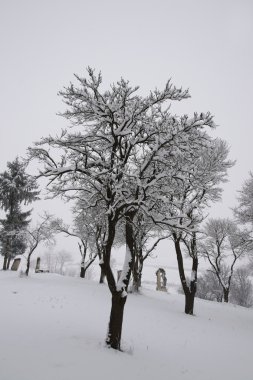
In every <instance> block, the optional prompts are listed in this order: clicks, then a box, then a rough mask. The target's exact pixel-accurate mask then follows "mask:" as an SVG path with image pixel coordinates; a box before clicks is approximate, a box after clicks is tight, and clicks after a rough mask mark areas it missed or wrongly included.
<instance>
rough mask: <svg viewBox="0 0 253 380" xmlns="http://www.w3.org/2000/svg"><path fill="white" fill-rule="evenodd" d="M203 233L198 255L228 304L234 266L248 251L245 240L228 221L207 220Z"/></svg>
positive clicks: (237, 229)
mask: <svg viewBox="0 0 253 380" xmlns="http://www.w3.org/2000/svg"><path fill="white" fill-rule="evenodd" d="M204 232H205V235H206V238H205V239H204V240H203V241H202V242H201V244H200V245H199V250H200V253H201V255H203V257H205V258H206V259H207V260H208V262H209V264H210V266H211V269H210V270H211V271H212V272H213V273H214V274H215V275H216V276H217V279H218V281H219V283H220V285H221V287H222V290H223V299H224V302H228V300H229V292H230V287H231V282H232V278H233V275H234V269H235V265H236V264H237V262H238V261H239V259H241V258H242V257H243V256H244V255H246V254H247V253H248V250H249V246H248V244H247V240H246V239H245V236H244V232H243V231H240V230H239V228H238V227H237V224H236V223H235V222H234V221H232V220H230V219H221V218H219V219H209V221H208V222H207V223H206V226H205V229H204Z"/></svg>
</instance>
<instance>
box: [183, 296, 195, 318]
mask: <svg viewBox="0 0 253 380" xmlns="http://www.w3.org/2000/svg"><path fill="white" fill-rule="evenodd" d="M194 299H195V294H194V293H190V292H189V293H187V294H185V310H184V311H185V314H189V315H193V308H194Z"/></svg>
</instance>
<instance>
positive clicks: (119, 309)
mask: <svg viewBox="0 0 253 380" xmlns="http://www.w3.org/2000/svg"><path fill="white" fill-rule="evenodd" d="M134 215H135V213H134V212H129V213H128V214H127V215H126V257H125V262H124V267H123V271H122V276H123V277H122V278H121V279H120V280H119V282H120V287H121V289H118V288H117V285H116V283H115V279H114V276H113V273H112V270H111V267H110V253H111V247H112V244H113V240H114V236H115V226H116V224H112V225H111V230H110V225H109V231H108V232H109V237H108V239H107V247H105V257H104V260H103V261H104V262H103V267H104V269H105V272H106V278H107V282H108V286H109V289H110V291H111V294H112V307H111V314H110V321H109V326H108V333H107V338H106V343H107V345H108V346H110V347H112V348H114V349H115V350H120V342H121V332H122V323H123V314H124V306H125V303H126V299H127V288H128V285H129V280H130V275H131V271H132V268H133V260H134V253H133V223H132V222H133V218H134Z"/></svg>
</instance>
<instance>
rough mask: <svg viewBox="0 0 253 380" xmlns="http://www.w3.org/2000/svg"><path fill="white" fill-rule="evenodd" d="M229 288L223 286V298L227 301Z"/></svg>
mask: <svg viewBox="0 0 253 380" xmlns="http://www.w3.org/2000/svg"><path fill="white" fill-rule="evenodd" d="M228 296H229V289H226V288H223V300H224V302H226V303H228Z"/></svg>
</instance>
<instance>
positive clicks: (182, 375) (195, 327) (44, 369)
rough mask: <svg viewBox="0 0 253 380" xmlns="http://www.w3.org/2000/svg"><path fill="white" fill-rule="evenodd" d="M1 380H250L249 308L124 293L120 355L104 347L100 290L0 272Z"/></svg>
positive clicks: (106, 307) (106, 300)
mask: <svg viewBox="0 0 253 380" xmlns="http://www.w3.org/2000/svg"><path fill="white" fill-rule="evenodd" d="M0 294H1V296H0V297H1V317H0V318H1V345H0V361H1V364H0V368H1V370H0V372H1V373H0V378H1V380H34V379H36V380H45V379H46V380H56V379H57V380H70V379H75V380H79V379H82V380H83V379H89V380H93V379H94V380H96V379H101V378H103V379H106V380H107V379H112V378H116V377H119V378H120V379H121V380H125V379H138V380H144V379H145V380H151V379H152V380H153V379H157V378H164V379H171V380H179V379H187V380H192V379H194V380H214V379H230V380H233V379H236V380H237V379H238V378H241V379H242V380H250V379H252V369H251V363H252V342H253V328H252V327H253V310H252V309H245V308H241V307H239V306H233V305H225V304H217V303H212V302H208V301H202V300H197V301H196V316H194V317H191V316H187V315H185V314H184V313H183V302H184V300H183V296H181V295H176V294H165V293H158V292H155V291H151V290H143V294H142V295H129V297H128V300H127V304H126V309H125V317H124V325H123V349H124V352H115V351H113V350H112V349H110V350H109V349H107V348H106V347H105V346H104V337H105V334H106V328H107V322H108V319H109V312H110V294H109V291H108V289H107V286H105V285H98V284H97V283H96V282H89V281H87V280H82V279H79V278H70V277H63V276H59V275H52V274H37V275H31V276H30V277H29V278H22V277H19V275H18V274H17V273H16V272H6V273H5V272H3V271H0Z"/></svg>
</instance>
